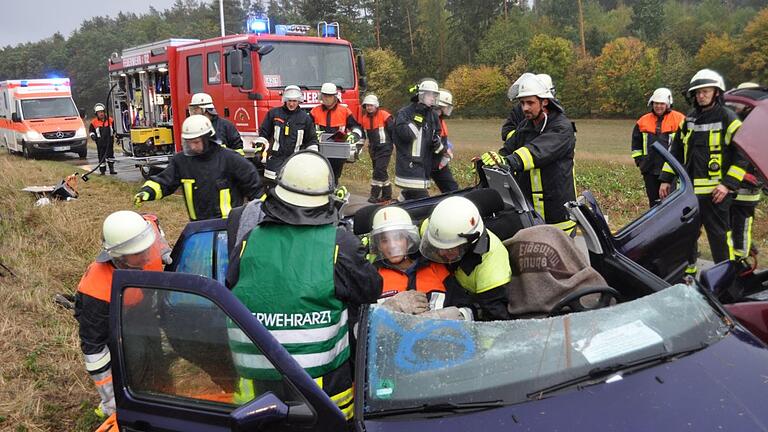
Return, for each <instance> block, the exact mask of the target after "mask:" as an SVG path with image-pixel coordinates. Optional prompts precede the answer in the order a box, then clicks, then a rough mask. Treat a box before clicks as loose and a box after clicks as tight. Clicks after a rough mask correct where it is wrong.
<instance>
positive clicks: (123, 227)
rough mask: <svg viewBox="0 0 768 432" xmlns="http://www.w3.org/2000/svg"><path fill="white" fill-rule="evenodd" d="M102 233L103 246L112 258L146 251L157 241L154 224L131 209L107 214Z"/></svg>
mask: <svg viewBox="0 0 768 432" xmlns="http://www.w3.org/2000/svg"><path fill="white" fill-rule="evenodd" d="M102 235H103V242H102V247H103V249H104V251H105V252H106V253H107V254H109V256H110V257H111V258H119V257H122V256H124V255H134V254H138V253H141V252H144V251H145V250H147V249H149V248H150V246H152V244H153V243H154V242H155V230H154V229H153V228H152V224H150V223H149V222H148V221H146V220H145V219H144V218H143V217H141V215H140V214H138V213H136V212H132V211H129V210H120V211H116V212H114V213H112V214H110V215H109V216H107V218H106V219H104V224H103V226H102Z"/></svg>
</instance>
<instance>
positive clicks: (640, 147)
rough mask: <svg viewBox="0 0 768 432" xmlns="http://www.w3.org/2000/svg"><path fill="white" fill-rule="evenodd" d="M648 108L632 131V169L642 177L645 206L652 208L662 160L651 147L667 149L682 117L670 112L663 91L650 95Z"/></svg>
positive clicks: (669, 99)
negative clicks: (658, 144) (646, 198)
mask: <svg viewBox="0 0 768 432" xmlns="http://www.w3.org/2000/svg"><path fill="white" fill-rule="evenodd" d="M648 107H649V108H650V110H649V112H647V113H645V114H644V115H643V116H642V117H640V119H638V120H637V122H636V123H635V127H634V128H633V129H632V146H631V147H632V148H631V150H632V158H633V159H634V160H635V165H637V167H638V168H639V169H640V173H641V174H642V175H643V183H645V194H646V195H647V196H648V205H649V207H653V206H654V205H656V204H657V203H658V201H659V186H660V183H659V174H661V166H662V165H663V164H664V159H663V158H662V157H661V154H660V153H658V152H656V151H653V149H652V148H651V146H652V145H653V143H655V142H657V141H658V142H659V143H660V144H661V145H663V146H664V148H669V145H670V143H671V142H672V139H674V137H675V133H677V131H678V129H679V128H680V124H681V123H682V122H683V120H684V119H685V114H683V113H681V112H679V111H675V110H673V109H672V92H671V91H670V90H669V89H668V88H665V87H660V88H657V89H656V90H655V91H654V92H653V94H652V95H651V97H650V99H648Z"/></svg>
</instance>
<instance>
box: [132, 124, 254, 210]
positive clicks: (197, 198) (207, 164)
mask: <svg viewBox="0 0 768 432" xmlns="http://www.w3.org/2000/svg"><path fill="white" fill-rule="evenodd" d="M214 136H215V132H214V130H213V126H212V125H211V122H210V120H208V118H207V117H205V116H202V115H192V116H189V117H188V118H187V119H186V120H184V124H183V125H182V126H181V138H182V146H183V151H181V152H179V153H176V154H175V155H173V157H172V158H171V161H170V163H169V164H168V167H166V168H165V169H164V170H163V171H162V172H161V173H160V174H157V175H155V176H152V177H150V179H149V180H147V181H146V182H145V183H144V185H143V186H142V188H141V189H140V190H139V192H138V193H137V194H136V195H135V196H134V204H136V206H137V207H138V206H140V205H141V203H142V202H144V201H153V200H159V199H161V198H164V197H166V196H168V195H170V194H172V193H173V192H174V191H175V190H176V189H177V188H178V187H179V186H182V187H183V188H184V201H185V202H186V205H187V213H188V215H189V220H191V221H194V220H203V219H218V218H226V217H227V216H228V215H229V212H230V210H232V208H233V207H237V206H240V205H242V204H243V200H244V199H248V200H252V199H254V198H258V197H259V196H260V195H261V189H262V186H261V182H260V181H259V174H258V173H257V172H256V168H254V166H253V164H252V163H251V162H249V161H248V160H247V159H245V158H243V157H240V156H239V155H238V154H237V153H235V152H234V150H231V149H228V148H226V147H222V146H220V145H218V144H217V143H216V142H215V141H213V137H214Z"/></svg>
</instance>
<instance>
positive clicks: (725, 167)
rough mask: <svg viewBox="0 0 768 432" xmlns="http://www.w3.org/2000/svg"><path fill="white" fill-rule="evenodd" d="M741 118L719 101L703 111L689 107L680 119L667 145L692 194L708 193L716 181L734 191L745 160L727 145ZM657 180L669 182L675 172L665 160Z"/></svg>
mask: <svg viewBox="0 0 768 432" xmlns="http://www.w3.org/2000/svg"><path fill="white" fill-rule="evenodd" d="M740 126H741V120H739V117H738V116H737V115H736V113H734V112H733V111H732V110H731V109H730V108H727V107H725V106H722V105H720V104H717V105H715V106H714V107H713V108H712V109H710V110H707V111H700V110H698V109H694V110H692V111H691V112H690V113H688V115H687V116H686V118H685V120H683V122H682V123H681V126H680V130H679V132H678V133H677V135H675V139H674V140H673V141H672V146H671V147H670V153H672V155H673V156H675V158H677V160H678V161H680V162H681V163H682V164H683V166H685V170H686V172H687V173H688V175H689V176H690V177H691V180H692V181H693V189H694V192H695V193H696V195H710V194H711V193H712V191H713V190H715V188H716V187H717V185H719V184H721V183H722V184H723V185H725V186H726V187H728V189H730V190H732V191H736V190H738V189H739V185H740V183H741V181H742V180H743V179H744V174H746V169H747V165H748V162H747V161H746V160H745V159H744V158H743V157H742V156H741V154H740V153H739V152H738V151H737V149H736V147H735V146H733V145H731V143H732V138H733V134H734V133H735V132H736V131H737V130H738V129H739V127H740ZM661 171H662V172H661V175H660V176H659V180H661V181H662V182H667V183H668V182H671V181H672V180H673V179H674V177H675V175H674V171H673V170H672V167H670V166H669V164H668V163H665V164H664V166H663V167H662V170H661Z"/></svg>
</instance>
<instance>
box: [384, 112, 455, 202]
mask: <svg viewBox="0 0 768 432" xmlns="http://www.w3.org/2000/svg"><path fill="white" fill-rule="evenodd" d="M392 140H393V141H394V143H395V151H396V158H395V184H396V185H397V186H400V187H401V188H407V189H428V188H429V185H430V180H429V177H430V174H431V173H432V165H433V160H434V158H435V157H436V156H435V155H436V154H437V153H440V152H441V151H443V143H442V140H441V139H440V119H439V118H438V115H437V113H436V112H435V111H434V110H432V108H430V107H428V106H426V105H424V104H421V103H418V102H414V103H411V104H410V105H407V106H405V107H403V108H402V109H400V111H398V112H397V116H396V118H395V128H394V135H393V137H392Z"/></svg>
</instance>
